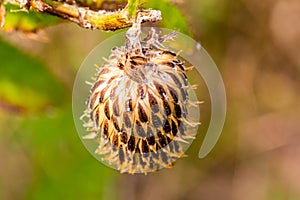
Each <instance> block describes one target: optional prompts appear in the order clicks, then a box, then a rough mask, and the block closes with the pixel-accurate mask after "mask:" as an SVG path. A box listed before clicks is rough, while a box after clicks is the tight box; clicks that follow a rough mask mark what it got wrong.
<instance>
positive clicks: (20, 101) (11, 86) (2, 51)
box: [0, 40, 67, 112]
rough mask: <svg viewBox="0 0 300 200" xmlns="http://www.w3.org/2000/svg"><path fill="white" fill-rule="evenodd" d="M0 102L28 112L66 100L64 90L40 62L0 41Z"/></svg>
mask: <svg viewBox="0 0 300 200" xmlns="http://www.w3.org/2000/svg"><path fill="white" fill-rule="evenodd" d="M0 88H1V90H0V100H1V101H3V102H6V103H8V104H11V105H14V106H17V107H21V108H24V109H25V110H26V111H28V112H37V111H41V110H45V109H47V108H48V107H53V106H58V105H61V104H63V103H64V101H66V98H67V97H66V94H65V88H64V87H63V86H62V85H61V83H60V82H59V81H58V80H57V79H56V78H55V77H54V76H53V75H52V74H51V73H50V71H49V70H47V69H46V68H45V67H44V66H43V65H42V64H41V63H40V62H38V61H36V60H35V59H34V58H32V57H31V56H29V55H27V54H25V53H23V52H21V51H19V50H17V49H16V48H14V47H12V46H11V45H9V44H7V43H5V42H3V41H1V40H0Z"/></svg>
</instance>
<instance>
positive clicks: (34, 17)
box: [0, 4, 60, 32]
mask: <svg viewBox="0 0 300 200" xmlns="http://www.w3.org/2000/svg"><path fill="white" fill-rule="evenodd" d="M5 7H6V10H7V12H6V16H5V23H4V27H3V28H1V29H2V30H6V31H13V30H21V31H24V32H34V31H37V30H38V29H42V28H45V27H47V26H50V25H54V24H57V23H58V22H59V21H60V20H59V19H58V18H57V17H54V16H50V15H46V14H42V13H38V12H36V11H28V12H26V11H22V10H21V8H20V7H18V6H16V5H11V4H6V5H5ZM1 29H0V30H1Z"/></svg>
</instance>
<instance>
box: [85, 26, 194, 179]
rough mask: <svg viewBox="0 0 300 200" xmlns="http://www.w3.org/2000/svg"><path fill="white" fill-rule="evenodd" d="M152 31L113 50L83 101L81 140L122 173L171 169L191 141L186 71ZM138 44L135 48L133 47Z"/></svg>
mask: <svg viewBox="0 0 300 200" xmlns="http://www.w3.org/2000/svg"><path fill="white" fill-rule="evenodd" d="M174 35H175V34H174V33H171V34H169V35H165V36H159V34H157V33H156V32H155V30H154V29H151V30H150V31H149V33H148V35H147V36H146V37H145V38H144V39H143V40H140V39H139V38H140V36H139V35H138V39H139V41H133V42H132V41H128V38H127V43H128V42H129V43H130V45H131V46H130V47H129V46H128V44H126V45H125V46H121V47H115V48H113V50H112V53H111V55H110V56H109V58H108V59H107V60H106V62H105V63H104V64H103V65H102V66H101V67H99V70H98V74H97V76H96V81H95V83H94V85H93V86H92V88H91V90H90V96H89V98H88V100H87V102H86V105H87V108H86V110H85V113H84V117H86V118H88V120H87V122H86V123H85V126H86V127H87V130H88V132H89V134H88V135H86V136H85V138H86V139H96V141H97V142H98V143H99V146H98V148H97V149H96V151H95V153H96V154H99V155H103V157H102V159H103V160H104V161H106V162H107V163H108V164H109V165H111V166H114V167H115V168H116V169H118V170H120V171H121V172H128V173H130V174H134V173H145V174H146V173H147V172H152V171H157V170H158V169H160V168H163V167H171V166H172V165H173V163H174V162H175V161H176V160H177V159H178V158H180V157H182V156H183V155H184V151H185V150H186V148H184V145H186V144H189V143H190V142H191V140H192V139H193V138H194V137H193V134H195V133H191V132H190V131H189V127H194V126H197V125H198V123H194V122H191V120H190V119H189V113H188V108H189V107H190V106H197V105H196V103H195V102H192V101H191V100H190V99H189V95H188V90H189V89H192V88H193V87H192V86H189V83H188V80H187V77H186V72H187V71H188V70H190V69H192V68H191V67H189V68H187V67H186V66H184V63H183V62H182V61H181V60H180V59H179V58H178V55H177V54H176V53H174V52H172V51H169V50H167V49H166V48H165V47H164V46H163V44H162V43H163V42H164V41H165V40H167V39H170V38H172V37H173V36H174ZM136 44H137V45H136Z"/></svg>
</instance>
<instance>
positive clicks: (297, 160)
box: [0, 0, 300, 200]
mask: <svg viewBox="0 0 300 200" xmlns="http://www.w3.org/2000/svg"><path fill="white" fill-rule="evenodd" d="M144 6H146V7H153V8H159V9H161V10H162V12H163V22H162V24H161V26H166V27H168V28H172V29H175V30H180V31H182V32H185V33H188V34H190V35H191V36H192V37H193V38H194V39H196V40H198V41H200V43H201V44H202V46H204V47H205V49H206V50H207V51H208V52H209V53H210V55H211V56H212V58H213V59H214V60H215V62H216V64H217V65H218V67H219V70H220V72H221V74H222V76H223V79H224V83H225V86H226V92H227V100H228V104H227V109H228V111H227V119H226V123H225V126H224V131H223V133H222V135H221V137H220V140H219V142H218V143H217V145H216V147H215V148H214V149H213V151H212V152H211V153H210V154H209V155H208V156H207V157H205V158H204V159H199V158H198V156H197V154H198V150H199V147H200V146H201V142H202V139H203V137H204V134H205V132H206V129H207V125H208V123H209V117H210V114H209V112H210V108H209V106H205V104H204V106H203V108H202V113H201V116H202V121H203V125H202V126H201V127H200V129H199V132H198V136H197V139H196V140H195V142H194V143H193V144H192V146H191V147H190V149H189V150H188V152H187V154H188V155H189V156H188V157H187V158H183V159H180V160H178V162H177V163H176V165H175V166H174V167H173V168H171V169H163V170H161V171H159V172H157V173H151V174H148V175H147V176H145V175H140V174H138V175H127V174H120V173H118V172H117V171H115V170H113V169H110V168H108V167H106V166H104V165H103V164H101V163H99V162H98V161H97V160H96V159H94V158H93V157H92V156H91V155H90V154H89V153H88V151H87V150H86V149H85V147H84V146H83V145H82V143H81V141H80V138H79V136H78V134H77V132H76V129H75V126H74V122H73V116H72V107H71V103H72V87H73V81H74V79H75V76H76V72H77V70H78V68H79V67H80V64H81V63H82V62H83V60H84V58H85V57H86V56H87V55H88V53H89V52H90V51H91V50H92V49H93V48H94V47H95V46H96V45H97V44H99V43H100V42H101V41H103V40H104V39H105V38H107V37H109V36H111V35H113V34H115V33H113V32H110V33H106V32H102V31H90V30H83V29H82V28H79V27H78V26H77V25H75V24H71V23H66V22H63V23H59V24H57V25H54V26H49V27H47V28H45V29H43V31H39V32H37V33H28V32H27V33H22V32H21V31H10V32H7V31H2V32H1V36H0V199H105V200H106V199H109V200H114V199H116V200H117V199H125V200H127V199H129V200H140V199H145V200H148V199H149V200H150V199H156V200H169V199H170V200H181V199H182V200H183V199H197V200H198V199H199V200H215V199H222V200H227V199H228V200H240V199H243V200H254V199H255V200H298V199H300V135H299V134H300V93H299V91H300V1H299V0H264V1H259V0H235V1H230V0H222V1H220V0H201V1H197V0H173V1H171V2H169V1H166V0H164V1H161V2H160V1H158V2H154V1H151V2H148V4H144ZM99 59H101V58H99ZM91 67H92V66H91ZM203 100H204V101H207V102H209V97H208V96H204V97H203ZM208 105H209V104H208Z"/></svg>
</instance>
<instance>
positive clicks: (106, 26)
mask: <svg viewBox="0 0 300 200" xmlns="http://www.w3.org/2000/svg"><path fill="white" fill-rule="evenodd" d="M7 1H9V3H12V1H11V0H7ZM14 2H15V4H17V5H19V6H20V7H21V8H25V9H26V10H29V9H33V10H35V11H38V12H40V13H46V14H49V15H54V16H58V17H60V18H63V19H67V20H69V21H72V22H75V23H77V24H78V25H79V26H81V27H83V28H87V29H101V30H105V31H115V30H117V29H123V28H127V27H130V26H131V25H132V23H133V22H134V19H135V15H136V13H139V15H141V16H145V20H144V21H143V22H146V21H147V22H156V21H159V20H161V12H160V11H158V10H150V9H149V10H137V5H138V3H137V2H138V0H129V1H128V4H127V6H126V7H125V8H124V9H122V10H118V11H114V12H109V11H105V10H98V11H94V10H90V9H89V8H88V7H79V6H78V5H76V4H72V5H71V4H67V3H64V2H58V1H52V0H51V1H49V0H47V2H46V1H45V0H15V1H14Z"/></svg>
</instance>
